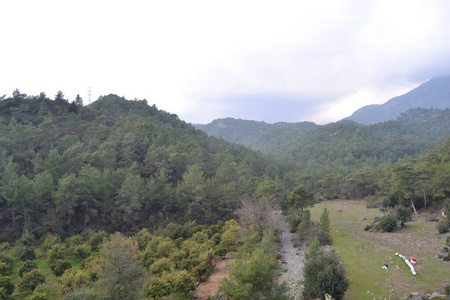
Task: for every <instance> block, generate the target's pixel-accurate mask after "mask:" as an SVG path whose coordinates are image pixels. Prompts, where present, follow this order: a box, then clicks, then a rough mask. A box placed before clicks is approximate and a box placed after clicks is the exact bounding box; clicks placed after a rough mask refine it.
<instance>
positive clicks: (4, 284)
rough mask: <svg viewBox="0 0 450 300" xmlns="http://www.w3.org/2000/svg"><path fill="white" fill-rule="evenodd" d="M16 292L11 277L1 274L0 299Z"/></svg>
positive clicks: (7, 297)
mask: <svg viewBox="0 0 450 300" xmlns="http://www.w3.org/2000/svg"><path fill="white" fill-rule="evenodd" d="M12 293H14V284H13V283H12V282H11V280H10V278H9V277H6V276H0V299H9V296H10V295H12Z"/></svg>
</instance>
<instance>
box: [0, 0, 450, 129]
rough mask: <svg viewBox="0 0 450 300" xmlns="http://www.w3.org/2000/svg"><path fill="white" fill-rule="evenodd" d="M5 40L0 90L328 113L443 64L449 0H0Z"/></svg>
mask: <svg viewBox="0 0 450 300" xmlns="http://www.w3.org/2000/svg"><path fill="white" fill-rule="evenodd" d="M0 41H1V44H0V96H1V95H3V94H6V95H8V96H10V95H11V94H12V91H13V90H14V89H16V88H19V89H20V91H21V92H22V93H26V94H29V95H37V94H39V93H40V92H41V91H43V92H45V93H46V94H47V96H49V97H50V98H54V95H55V94H56V93H57V91H58V90H61V91H63V93H64V94H65V95H66V97H67V98H68V99H69V100H73V99H74V98H75V96H76V94H80V95H81V97H82V98H83V100H84V102H85V104H86V103H87V102H88V87H91V94H92V96H91V99H92V101H94V100H96V99H97V98H98V97H99V96H100V95H107V94H110V93H114V94H118V95H120V96H125V98H127V99H134V98H138V99H144V98H145V99H147V101H148V102H149V103H150V104H153V103H154V104H156V106H157V107H158V108H160V109H163V110H166V111H168V112H171V113H176V114H178V116H179V117H180V119H182V120H185V121H187V122H190V123H209V122H211V121H212V120H214V119H216V118H223V117H235V118H242V119H252V120H258V121H266V122H269V123H273V122H279V121H287V122H297V121H313V122H316V123H319V124H323V123H328V122H334V121H338V120H340V119H342V118H344V117H346V116H349V115H350V114H351V113H352V112H353V111H355V110H356V109H358V108H360V107H362V106H364V105H367V104H381V103H384V102H386V101H387V100H389V99H390V98H392V97H394V96H398V95H400V94H403V93H405V92H407V91H409V90H411V89H412V88H414V87H416V86H418V85H419V84H421V83H423V82H424V81H426V80H428V79H430V78H432V77H437V76H442V75H448V74H450V72H449V70H450V69H449V67H450V1H445V0H443V1H433V0H427V1H415V0H406V1H358V0H355V1H335V0H332V1H317V0H310V1H300V0H298V1H280V0H277V1H261V0H259V1H245V0H240V1H232V0H227V1H213V0H206V1H195V0H189V1H186V0H181V1H167V0H163V1H149V0H147V1H133V0H131V1H112V0H108V1H100V0H92V1H83V0H81V1H80V0H77V1H61V0H56V1H46V0H39V1H36V0H30V1H21V0H17V1H3V0H0Z"/></svg>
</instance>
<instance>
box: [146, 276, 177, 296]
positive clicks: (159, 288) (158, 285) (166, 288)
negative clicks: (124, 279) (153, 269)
mask: <svg viewBox="0 0 450 300" xmlns="http://www.w3.org/2000/svg"><path fill="white" fill-rule="evenodd" d="M146 292H147V296H149V297H152V298H153V299H154V300H156V299H161V298H162V297H166V296H169V295H170V294H171V293H172V287H171V284H170V283H168V282H167V281H166V280H164V279H161V278H158V279H156V280H155V281H153V283H151V284H150V285H149V286H148V287H147V289H146Z"/></svg>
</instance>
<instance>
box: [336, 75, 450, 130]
mask: <svg viewBox="0 0 450 300" xmlns="http://www.w3.org/2000/svg"><path fill="white" fill-rule="evenodd" d="M413 108H437V109H446V108H450V76H446V77H437V78H433V79H431V80H429V81H427V82H425V83H423V84H421V85H420V86H418V87H417V88H415V89H413V90H411V91H409V92H408V93H406V94H404V95H401V96H398V97H395V98H392V99H390V100H389V101H387V102H386V103H384V104H381V105H367V106H364V107H362V108H360V109H358V110H357V111H355V112H354V113H353V114H352V115H351V116H350V117H347V118H345V119H344V120H352V121H355V122H357V123H360V124H365V125H369V124H375V123H380V122H385V121H389V120H396V119H397V118H398V117H399V116H400V114H401V113H403V112H406V111H407V110H409V109H413Z"/></svg>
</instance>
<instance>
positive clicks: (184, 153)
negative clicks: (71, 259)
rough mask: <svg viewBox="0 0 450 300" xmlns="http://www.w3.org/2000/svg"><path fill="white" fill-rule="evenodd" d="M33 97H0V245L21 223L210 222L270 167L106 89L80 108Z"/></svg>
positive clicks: (63, 229) (54, 228)
mask: <svg viewBox="0 0 450 300" xmlns="http://www.w3.org/2000/svg"><path fill="white" fill-rule="evenodd" d="M41 96H42V97H33V96H27V95H18V96H17V97H13V98H8V99H5V100H3V101H0V231H1V234H0V242H1V241H2V240H11V239H14V238H17V237H18V236H19V235H20V233H21V232H22V231H23V230H24V229H30V230H31V229H39V230H41V229H42V230H44V231H51V232H58V233H59V234H61V235H66V234H71V233H73V232H76V231H80V230H81V229H83V228H86V227H94V228H102V229H108V230H125V231H131V230H134V229H136V228H137V227H142V226H149V227H153V226H159V225H162V224H164V223H167V222H170V221H180V222H182V221H185V220H195V221H197V222H199V223H213V222H216V221H217V220H218V219H222V220H223V219H227V218H229V217H230V216H231V214H232V212H233V211H234V209H235V208H236V207H237V205H238V203H239V201H240V199H241V198H242V197H244V196H247V195H251V194H253V193H254V191H255V190H256V188H257V186H258V184H259V182H263V181H264V179H265V176H271V177H275V174H278V173H279V172H278V170H275V169H272V170H270V169H271V168H277V167H276V164H270V163H267V162H268V160H267V159H266V158H265V157H263V156H262V155H261V154H260V153H257V152H255V151H253V150H250V149H248V148H245V147H244V146H242V145H236V144H231V143H228V142H226V141H224V140H221V139H217V138H214V137H208V136H207V135H206V134H205V133H204V132H202V131H200V130H196V129H195V128H194V127H193V126H191V125H189V124H187V123H186V122H183V121H181V120H179V119H178V117H177V116H176V115H174V114H170V113H167V112H164V111H161V110H158V109H157V108H156V107H155V106H149V105H147V103H146V101H145V100H142V101H140V100H138V101H127V100H126V99H124V98H123V97H118V96H116V95H108V96H105V97H101V98H100V99H99V100H98V101H96V102H94V103H93V104H91V105H90V106H89V107H83V106H81V105H78V106H77V105H75V104H73V103H72V104H70V103H69V102H68V101H67V100H64V99H60V100H58V101H56V100H51V99H48V98H46V97H45V95H41ZM249 178H251V180H249Z"/></svg>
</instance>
